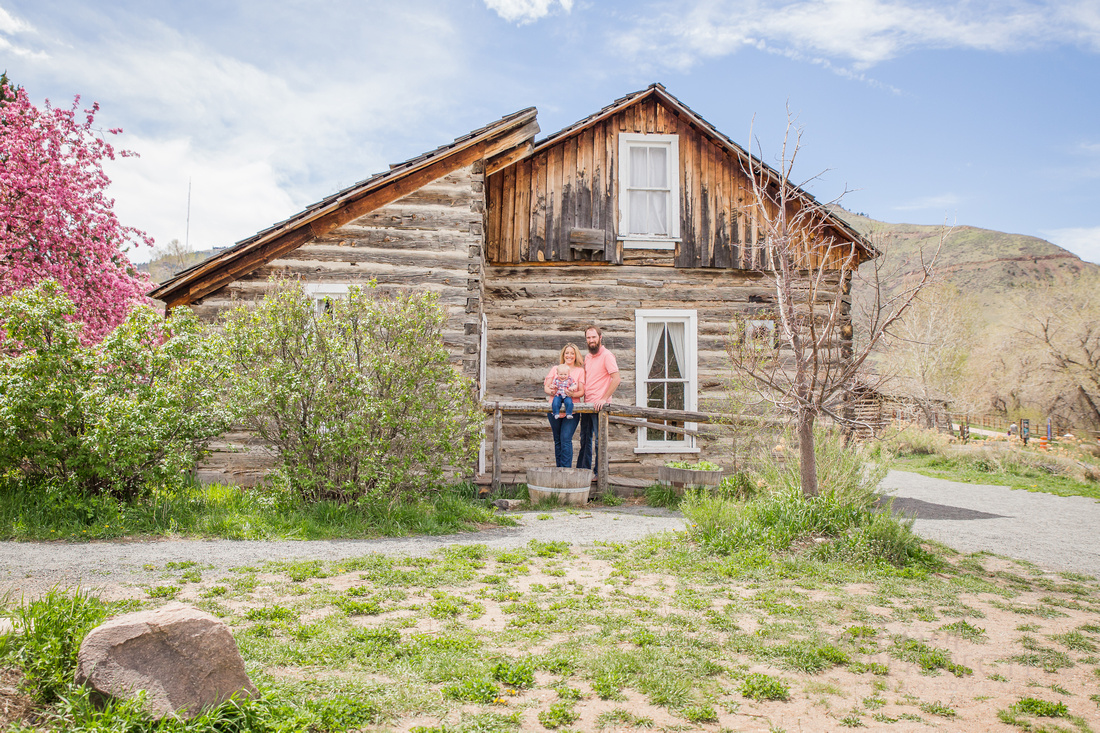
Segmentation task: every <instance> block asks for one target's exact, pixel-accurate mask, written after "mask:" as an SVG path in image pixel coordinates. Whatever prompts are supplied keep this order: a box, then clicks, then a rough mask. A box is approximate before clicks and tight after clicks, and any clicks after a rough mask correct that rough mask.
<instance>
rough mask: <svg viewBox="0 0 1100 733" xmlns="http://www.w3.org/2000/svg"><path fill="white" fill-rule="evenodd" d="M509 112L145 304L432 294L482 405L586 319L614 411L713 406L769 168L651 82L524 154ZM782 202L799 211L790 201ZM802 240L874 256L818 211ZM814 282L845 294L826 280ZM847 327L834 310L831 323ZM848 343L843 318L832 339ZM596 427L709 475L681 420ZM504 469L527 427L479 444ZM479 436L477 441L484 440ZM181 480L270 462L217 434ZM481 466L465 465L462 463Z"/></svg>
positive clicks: (540, 430)
mask: <svg viewBox="0 0 1100 733" xmlns="http://www.w3.org/2000/svg"><path fill="white" fill-rule="evenodd" d="M538 132H539V127H538V123H537V121H536V110H535V109H534V108H529V109H525V110H521V111H519V112H516V113H514V114H511V115H508V116H506V117H503V118H502V119H500V120H498V121H496V122H493V123H492V124H489V125H487V126H485V127H483V128H481V129H478V130H474V131H473V132H470V133H469V134H467V135H464V136H463V137H460V138H458V139H456V140H455V141H454V142H453V143H450V144H448V145H444V146H442V147H440V148H438V149H436V150H434V151H431V152H429V153H426V154H424V155H421V156H419V157H417V158H414V159H411V160H408V161H405V162H404V163H400V164H397V165H394V166H391V168H390V170H388V171H386V172H384V173H380V174H378V175H375V176H372V177H370V178H367V179H366V180H364V181H361V182H360V183H357V184H355V185H353V186H351V187H349V188H347V189H345V190H343V191H340V192H338V193H336V194H334V195H332V196H330V197H328V198H326V199H324V200H322V201H319V202H317V203H316V204H314V205H312V206H310V207H309V208H307V209H305V210H304V211H302V212H300V213H298V214H296V215H295V216H293V217H291V218H289V219H287V220H286V221H283V222H280V223H278V224H276V225H274V226H272V227H270V228H268V229H266V230H264V231H261V232H259V233H258V234H256V235H255V236H253V237H250V238H248V239H246V240H243V241H241V242H239V243H237V244H236V245H234V246H233V247H230V248H228V249H226V250H223V251H220V252H218V253H216V254H215V255H214V256H212V257H210V258H209V259H207V260H206V261H204V262H202V263H200V264H198V265H196V266H194V267H192V268H190V269H189V270H186V271H184V272H182V273H180V274H179V275H177V276H176V277H174V278H172V279H171V280H169V281H167V282H165V283H163V284H162V285H160V286H159V287H158V288H156V289H155V290H154V291H152V293H151V295H152V297H154V298H157V299H159V300H161V301H163V302H164V303H165V304H166V306H167V308H169V309H171V308H176V307H183V306H186V307H190V308H192V309H194V310H195V311H196V313H197V314H198V315H199V316H200V317H201V318H203V319H206V320H210V321H213V320H216V318H217V316H218V314H219V313H220V312H221V311H222V310H224V309H227V308H232V307H235V306H237V305H239V304H240V303H242V302H245V303H247V302H254V301H256V300H257V299H259V298H261V297H263V294H264V291H265V288H267V287H268V282H269V279H270V278H272V277H291V278H298V279H299V280H300V281H301V282H302V283H303V286H304V287H305V289H306V291H307V292H309V293H311V294H312V295H314V296H315V297H316V298H317V299H318V302H321V301H322V300H323V299H325V298H331V297H339V295H340V294H341V293H346V292H347V290H348V288H349V287H351V286H352V285H355V284H363V283H366V282H368V281H370V280H371V279H373V280H375V281H376V282H377V287H378V288H379V289H380V290H382V291H387V290H392V289H398V288H420V289H427V290H431V291H433V292H435V293H436V294H437V295H438V297H439V302H440V304H441V305H442V307H443V308H444V309H445V310H446V314H447V327H446V331H445V336H444V340H445V343H446V346H447V347H448V349H449V350H450V353H451V354H452V359H453V363H454V365H455V367H456V368H458V369H460V370H461V371H462V373H463V374H465V375H466V376H468V377H469V379H470V380H471V381H472V382H474V383H475V384H476V386H477V389H478V391H479V394H480V396H481V398H482V399H483V400H485V401H510V402H515V401H524V400H527V401H537V400H543V399H545V397H544V394H543V390H542V377H543V375H544V374H545V373H546V371H547V370H548V369H549V367H550V365H551V364H554V363H556V362H557V360H558V354H559V351H560V349H561V348H562V346H564V345H565V344H566V343H570V342H572V343H576V344H578V345H581V346H582V347H583V344H584V334H583V329H584V327H585V326H586V325H588V324H598V325H599V326H600V327H601V328H602V329H603V331H604V344H605V345H606V346H607V348H609V349H610V350H611V351H612V352H613V353H614V354H615V355H616V357H617V360H618V365H619V368H620V374H621V377H622V383H621V385H620V387H619V388H618V391H617V392H616V393H615V395H614V397H613V402H614V403H616V404H620V403H621V404H625V405H635V406H642V407H650V408H663V409H669V410H681V411H698V410H701V409H705V408H706V407H707V405H708V401H709V400H711V399H713V398H718V397H721V396H722V394H723V389H724V382H725V376H726V375H727V374H728V373H729V363H728V358H727V354H726V351H725V343H726V339H727V338H728V336H729V333H730V324H731V319H732V317H733V316H734V315H735V314H742V315H748V316H752V315H753V314H757V313H759V314H760V316H761V321H762V323H761V324H759V325H761V326H766V325H767V323H766V318H767V313H768V312H769V309H770V307H771V305H770V304H772V303H774V299H775V295H774V287H773V286H772V284H771V281H770V280H769V277H768V272H767V269H768V267H769V262H770V257H769V252H768V251H767V248H768V243H767V241H766V238H765V237H764V236H763V233H762V231H761V227H760V225H759V221H758V220H757V217H755V216H754V214H753V211H754V196H753V186H752V178H751V177H752V176H754V175H756V176H760V175H764V176H771V177H772V179H775V178H776V177H777V176H778V174H776V173H775V171H773V170H771V169H770V168H769V167H768V166H766V165H764V164H763V163H762V162H761V161H759V160H758V159H756V158H754V157H753V156H751V155H750V154H749V153H748V152H747V151H746V150H745V149H743V148H742V147H740V146H739V145H737V144H736V143H734V142H733V141H732V140H730V139H729V138H728V137H727V136H725V135H724V134H722V133H721V132H719V131H718V130H716V129H715V128H714V127H713V126H712V125H711V124H710V123H708V122H707V121H706V120H704V119H703V118H702V117H700V116H699V115H698V114H696V113H695V112H693V111H692V110H691V109H689V108H688V107H687V106H686V105H684V104H683V103H682V102H680V101H679V100H678V99H676V98H675V97H674V96H672V95H671V94H670V93H669V92H668V91H667V90H666V89H665V88H664V87H663V86H661V85H660V84H653V85H651V86H649V87H647V88H646V89H643V90H641V91H638V92H634V93H632V94H628V95H627V96H625V97H622V98H621V99H618V100H616V101H615V102H613V103H611V104H610V105H608V106H607V107H605V108H603V109H601V110H599V111H598V112H596V113H594V114H592V115H590V116H589V117H586V118H585V119H583V120H580V121H579V122H577V123H575V124H573V125H570V126H569V127H567V128H565V129H563V130H561V131H559V132H556V133H554V134H552V135H550V136H548V137H546V138H543V139H542V140H536V139H535V137H536V135H537V134H538ZM799 196H800V197H802V200H803V201H805V202H807V203H812V204H814V205H815V206H816V202H814V201H813V199H812V197H811V196H810V195H809V194H808V193H805V192H803V191H799ZM815 229H816V234H815V236H825V237H828V238H831V239H835V240H837V241H842V242H846V243H850V244H851V245H852V247H854V251H856V252H858V259H860V261H862V260H864V259H867V258H870V257H872V256H874V254H875V252H874V249H873V248H872V247H871V246H870V244H869V242H867V241H866V240H865V239H864V238H863V237H862V236H861V235H859V234H858V233H857V232H856V231H855V230H853V229H852V228H851V227H850V226H849V225H848V224H847V223H845V222H844V221H843V220H842V219H840V218H838V217H836V216H834V215H833V214H832V213H830V212H829V211H828V210H826V209H824V208H820V221H818V222H817V223H816V225H815ZM837 273H838V274H837V276H836V277H835V278H834V285H835V287H837V288H842V289H848V288H849V287H850V281H849V280H847V279H845V278H844V277H843V276H842V275H841V274H840V270H839V269H838V270H837ZM846 317H847V316H846ZM846 334H847V338H848V339H850V338H851V329H850V322H849V327H848V328H847V330H846ZM629 422H630V421H629V420H624V421H621V422H619V423H616V424H614V425H612V426H610V433H609V435H608V443H607V444H608V445H609V446H610V450H609V452H608V458H609V460H610V465H611V470H612V472H613V473H615V474H618V475H625V476H644V475H646V474H648V473H649V472H651V471H653V466H655V465H659V464H662V463H664V462H666V461H668V460H696V459H703V458H707V459H711V460H717V461H718V462H720V463H721V462H722V456H721V455H719V454H716V453H715V451H717V450H719V449H718V448H717V447H715V446H714V445H708V444H706V443H705V442H701V441H700V440H699V439H698V438H697V436H695V435H694V434H693V431H692V429H691V428H693V427H694V426H692V425H690V424H688V425H686V426H682V427H681V429H680V431H679V432H666V431H663V430H659V429H654V428H652V427H646V426H645V425H644V424H639V421H637V420H635V421H634V424H624V423H629ZM485 440H486V447H487V449H488V450H489V451H492V450H493V449H494V448H495V449H496V450H497V453H498V455H500V456H501V459H502V461H503V462H504V464H505V470H509V471H523V470H524V468H525V467H526V466H528V465H553V443H552V438H551V433H550V430H549V428H548V427H547V424H546V418H545V417H544V416H543V417H539V416H535V415H530V416H527V417H523V416H517V417H515V418H514V419H510V420H509V421H508V422H507V424H505V425H504V426H503V429H502V430H497V431H494V430H492V429H488V427H487V430H486V438H485ZM494 441H498V444H497V445H495V446H494V445H493V443H494ZM220 448H221V450H218V451H216V452H215V454H214V455H213V456H212V457H211V459H210V460H208V461H207V463H206V464H205V465H204V466H203V467H201V468H200V472H199V475H200V478H202V479H204V480H218V481H226V482H233V483H238V484H242V485H247V484H250V483H254V482H255V481H256V480H257V479H258V478H259V477H260V476H262V475H263V473H264V472H265V470H266V468H267V467H268V466H270V457H268V456H267V455H266V453H265V452H264V451H263V450H262V449H261V448H260V447H259V446H255V445H253V444H252V443H251V441H250V439H249V436H247V435H243V434H230V435H227V436H225V440H224V442H223V444H221V446H220ZM481 470H484V467H482V469H481Z"/></svg>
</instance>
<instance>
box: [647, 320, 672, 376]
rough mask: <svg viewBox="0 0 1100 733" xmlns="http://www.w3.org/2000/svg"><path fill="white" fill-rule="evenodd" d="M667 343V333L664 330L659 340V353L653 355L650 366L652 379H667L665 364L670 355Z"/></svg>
mask: <svg viewBox="0 0 1100 733" xmlns="http://www.w3.org/2000/svg"><path fill="white" fill-rule="evenodd" d="M666 341H667V338H666V336H665V331H664V330H663V329H662V330H661V335H660V336H659V337H658V338H657V351H656V352H655V353H654V354H653V361H652V362H650V364H649V378H650V379H664V378H665V363H666V362H667V354H668V349H667V348H666V347H667V344H666ZM651 346H652V344H651Z"/></svg>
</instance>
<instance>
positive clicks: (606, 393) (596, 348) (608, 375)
mask: <svg viewBox="0 0 1100 733" xmlns="http://www.w3.org/2000/svg"><path fill="white" fill-rule="evenodd" d="M584 341H585V343H586V344H588V357H587V358H586V359H585V360H584V401H585V402H588V403H590V404H593V405H595V406H596V410H597V411H599V410H602V409H603V407H604V405H606V404H607V403H608V402H610V401H611V395H613V394H614V393H615V390H616V389H618V388H619V382H621V381H622V379H621V377H620V376H619V363H618V362H617V361H615V355H614V354H612V353H611V352H610V351H608V350H607V349H605V348H604V346H603V331H601V330H600V329H599V328H598V327H597V326H588V327H587V328H585V329H584ZM596 425H597V421H596V414H595V413H591V412H586V413H584V414H582V415H581V446H580V450H578V451H577V468H592V464H593V463H595V464H596V466H597V468H598V466H599V455H600V441H599V436H598V435H595V433H596ZM594 435H595V438H596V440H595V445H596V450H595V452H593V450H592V444H593V436H594ZM593 459H594V460H593Z"/></svg>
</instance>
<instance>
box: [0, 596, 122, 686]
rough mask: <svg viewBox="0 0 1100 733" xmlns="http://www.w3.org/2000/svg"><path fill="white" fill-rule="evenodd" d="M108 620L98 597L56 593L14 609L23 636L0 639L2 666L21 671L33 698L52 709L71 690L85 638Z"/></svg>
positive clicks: (19, 634)
mask: <svg viewBox="0 0 1100 733" xmlns="http://www.w3.org/2000/svg"><path fill="white" fill-rule="evenodd" d="M107 614H108V606H107V605H106V604H104V603H103V602H101V601H100V600H99V599H98V598H96V597H95V596H92V595H89V594H87V593H84V592H83V591H81V590H79V589H78V590H76V591H74V592H73V593H72V594H71V595H70V594H68V593H66V592H64V591H61V590H58V589H56V588H52V589H50V590H49V591H48V592H47V593H46V594H45V595H44V596H42V597H41V598H38V599H36V600H34V601H30V602H29V603H28V602H26V601H24V602H23V603H22V604H21V605H20V606H18V607H17V608H15V609H13V611H12V621H13V626H14V628H16V629H18V630H19V633H14V632H12V633H9V634H0V661H2V662H6V663H8V664H10V665H12V666H15V667H18V668H19V669H20V670H22V673H23V685H22V686H23V689H24V690H26V691H27V693H28V694H29V695H30V696H31V697H32V698H34V699H35V700H36V701H37V702H40V703H51V702H53V701H55V700H57V699H58V697H59V696H60V695H61V694H62V693H63V692H64V691H65V690H66V689H67V688H68V687H69V686H70V685H71V684H72V681H73V675H74V673H75V672H76V664H77V653H78V652H79V651H80V643H81V641H83V640H84V636H85V635H86V634H87V633H88V632H89V631H91V630H92V629H93V628H95V627H96V626H98V625H99V624H100V623H102V622H103V620H104V619H105V618H107ZM5 666H6V665H5Z"/></svg>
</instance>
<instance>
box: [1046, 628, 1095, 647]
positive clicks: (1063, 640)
mask: <svg viewBox="0 0 1100 733" xmlns="http://www.w3.org/2000/svg"><path fill="white" fill-rule="evenodd" d="M1050 638H1051V639H1054V640H1055V641H1056V642H1058V643H1059V644H1061V645H1062V646H1064V647H1065V648H1067V649H1072V650H1073V651H1075V652H1094V651H1096V643H1095V642H1093V641H1092V640H1091V639H1089V638H1088V637H1087V636H1085V635H1084V634H1082V633H1081V632H1080V631H1070V632H1067V633H1065V634H1055V635H1053V636H1051V637H1050Z"/></svg>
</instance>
